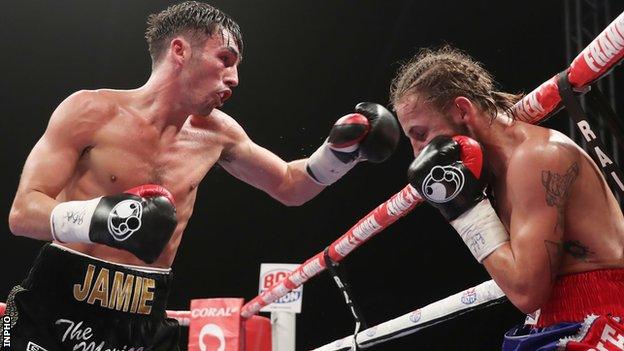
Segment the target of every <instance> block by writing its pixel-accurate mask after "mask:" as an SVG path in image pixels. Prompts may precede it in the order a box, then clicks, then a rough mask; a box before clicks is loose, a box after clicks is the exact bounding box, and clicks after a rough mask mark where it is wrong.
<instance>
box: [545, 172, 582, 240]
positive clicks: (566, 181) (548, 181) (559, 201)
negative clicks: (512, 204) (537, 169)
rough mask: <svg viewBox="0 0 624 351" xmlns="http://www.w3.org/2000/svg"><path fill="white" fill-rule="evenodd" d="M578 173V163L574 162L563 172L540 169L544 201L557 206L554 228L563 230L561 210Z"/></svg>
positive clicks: (551, 205)
mask: <svg viewBox="0 0 624 351" xmlns="http://www.w3.org/2000/svg"><path fill="white" fill-rule="evenodd" d="M578 173H579V166H578V163H576V162H574V163H573V164H572V165H571V166H570V168H568V170H567V171H566V173H565V174H563V175H562V174H558V173H555V172H551V171H542V185H543V186H544V189H545V190H546V203H547V204H548V206H550V207H556V208H557V225H556V226H555V230H557V229H559V230H563V220H564V218H563V210H564V207H565V201H566V199H567V198H568V195H569V193H568V192H569V190H570V185H572V183H573V182H574V180H576V177H577V176H578Z"/></svg>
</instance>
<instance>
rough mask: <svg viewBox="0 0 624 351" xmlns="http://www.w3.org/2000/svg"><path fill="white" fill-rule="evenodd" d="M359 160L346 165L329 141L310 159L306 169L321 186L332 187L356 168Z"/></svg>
mask: <svg viewBox="0 0 624 351" xmlns="http://www.w3.org/2000/svg"><path fill="white" fill-rule="evenodd" d="M358 161H359V160H358V159H355V160H353V161H350V162H347V163H344V162H342V161H341V160H340V159H339V158H338V157H336V155H335V154H334V152H332V150H331V148H330V147H329V144H328V143H327V140H325V142H324V143H323V145H321V146H320V147H319V148H318V149H317V150H316V151H315V152H314V153H313V154H312V155H311V156H310V157H309V158H308V162H307V164H306V169H307V170H308V172H311V173H312V174H309V175H310V178H311V179H312V180H314V182H316V183H318V184H320V185H331V184H333V183H334V182H336V181H337V180H338V179H340V178H341V177H342V176H343V175H345V174H346V173H347V172H349V171H350V170H351V168H353V167H355V165H356V164H357V163H358Z"/></svg>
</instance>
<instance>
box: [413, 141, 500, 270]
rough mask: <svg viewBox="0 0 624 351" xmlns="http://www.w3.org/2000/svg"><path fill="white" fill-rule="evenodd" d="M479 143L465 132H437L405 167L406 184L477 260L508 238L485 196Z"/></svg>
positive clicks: (481, 154) (480, 259) (481, 259)
mask: <svg viewBox="0 0 624 351" xmlns="http://www.w3.org/2000/svg"><path fill="white" fill-rule="evenodd" d="M482 173H483V151H482V149H481V145H479V143H477V142H476V141H475V140H473V139H470V138H468V137H466V136H461V135H458V136H454V137H452V138H451V137H447V136H437V137H435V138H433V139H432V140H431V142H430V143H429V144H428V145H427V146H425V148H424V149H423V150H422V151H421V152H420V154H419V155H418V157H416V159H415V160H414V161H413V162H412V164H411V165H410V167H409V169H408V172H407V174H408V179H409V182H410V184H412V186H413V187H414V188H415V189H416V191H418V193H419V194H420V195H421V196H422V198H423V199H425V200H426V201H427V202H428V203H429V204H431V205H432V206H434V207H436V208H437V209H438V210H440V212H441V213H442V215H443V216H444V217H445V218H446V219H447V220H448V221H449V222H450V224H451V225H452V226H453V227H454V228H455V230H457V232H458V233H459V235H460V236H461V238H462V239H463V241H464V242H465V243H466V245H467V246H468V248H469V249H470V251H471V252H472V254H473V255H474V256H475V258H476V259H477V260H478V261H479V262H483V260H484V259H485V258H486V257H487V256H488V255H489V254H490V253H492V252H493V251H494V250H496V249H497V248H498V247H499V246H501V245H503V244H504V243H505V242H507V241H509V235H508V234H507V231H506V230H505V227H504V226H503V224H502V223H501V221H500V219H499V218H498V216H497V215H496V212H495V211H494V208H493V207H492V206H491V204H490V201H489V200H488V199H487V197H485V195H484V190H485V187H486V184H485V182H484V181H483V180H482V178H481V177H482Z"/></svg>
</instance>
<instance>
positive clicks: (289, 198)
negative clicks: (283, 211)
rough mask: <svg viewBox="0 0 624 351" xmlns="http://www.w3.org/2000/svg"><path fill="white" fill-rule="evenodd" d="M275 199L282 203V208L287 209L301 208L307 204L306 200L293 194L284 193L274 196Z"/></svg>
mask: <svg viewBox="0 0 624 351" xmlns="http://www.w3.org/2000/svg"><path fill="white" fill-rule="evenodd" d="M274 197H275V199H276V200H277V201H279V202H281V203H282V205H284V206H288V207H296V206H301V205H303V204H305V203H306V202H307V199H304V198H301V197H299V196H296V195H295V194H293V193H288V192H287V193H284V194H280V195H277V196H274Z"/></svg>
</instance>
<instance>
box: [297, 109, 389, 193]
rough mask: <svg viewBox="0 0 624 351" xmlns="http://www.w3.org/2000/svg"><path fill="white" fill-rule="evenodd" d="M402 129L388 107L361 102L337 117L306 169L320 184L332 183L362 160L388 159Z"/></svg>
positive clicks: (309, 159) (376, 161)
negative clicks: (346, 113)
mask: <svg viewBox="0 0 624 351" xmlns="http://www.w3.org/2000/svg"><path fill="white" fill-rule="evenodd" d="M400 134H401V131H400V128H399V124H398V122H397V120H396V118H395V117H394V115H392V113H391V112H390V111H388V110H387V109H386V108H385V107H383V106H381V105H379V104H375V103H372V102H361V103H359V104H357V105H356V106H355V113H352V114H348V115H346V116H343V117H341V118H340V119H338V120H337V121H336V123H335V124H334V126H333V127H332V129H331V131H330V132H329V137H328V138H327V139H326V140H325V142H324V143H323V145H321V146H320V147H319V148H318V149H317V150H316V151H315V152H314V153H313V154H312V155H311V156H310V158H308V161H307V164H306V169H307V171H308V174H309V175H310V177H311V178H312V179H313V180H314V181H315V182H317V183H319V184H321V185H330V184H332V183H334V182H335V181H337V180H338V179H340V178H341V177H342V176H343V175H345V174H346V173H347V172H348V171H349V170H350V169H351V168H353V167H354V166H355V165H356V164H357V163H358V162H360V161H366V160H367V161H370V162H374V163H379V162H383V161H385V160H386V159H387V158H388V157H390V155H392V153H393V152H394V150H395V149H396V147H397V145H398V143H399V137H400Z"/></svg>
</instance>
